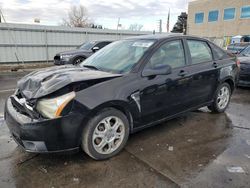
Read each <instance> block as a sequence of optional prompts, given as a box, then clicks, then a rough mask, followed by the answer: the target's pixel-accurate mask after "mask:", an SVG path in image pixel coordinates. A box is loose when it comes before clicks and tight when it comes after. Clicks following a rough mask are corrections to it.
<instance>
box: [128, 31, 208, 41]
mask: <svg viewBox="0 0 250 188" xmlns="http://www.w3.org/2000/svg"><path fill="white" fill-rule="evenodd" d="M178 37H180V38H182V37H188V38H194V39H200V40H206V41H207V39H206V38H201V37H197V36H192V35H183V34H181V33H168V34H155V35H140V36H135V37H129V38H126V40H130V39H140V40H144V39H145V40H147V39H148V40H165V39H169V38H178Z"/></svg>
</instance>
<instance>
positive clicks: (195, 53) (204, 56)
mask: <svg viewBox="0 0 250 188" xmlns="http://www.w3.org/2000/svg"><path fill="white" fill-rule="evenodd" d="M187 43H188V47H189V50H190V54H191V58H192V64H198V63H204V62H209V61H212V60H213V58H212V52H211V49H210V48H209V46H208V44H207V43H206V42H203V41H197V40H187Z"/></svg>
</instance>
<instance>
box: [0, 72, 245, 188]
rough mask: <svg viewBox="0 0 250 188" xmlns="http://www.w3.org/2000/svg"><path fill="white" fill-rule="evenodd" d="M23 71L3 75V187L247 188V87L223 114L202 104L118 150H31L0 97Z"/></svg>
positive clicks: (0, 131)
mask: <svg viewBox="0 0 250 188" xmlns="http://www.w3.org/2000/svg"><path fill="white" fill-rule="evenodd" d="M24 74H26V73H11V74H10V73H5V74H1V78H0V85H1V88H0V169H1V170H0V187H55V188H56V187H250V116H249V114H250V97H249V96H250V89H246V88H238V89H237V91H236V92H235V93H234V95H233V97H232V101H231V103H230V107H229V108H228V109H227V111H226V113H223V114H212V113H210V112H209V111H208V110H207V108H202V109H200V110H198V111H195V112H190V113H187V114H185V115H183V116H182V117H179V118H176V119H174V120H171V121H168V122H165V123H162V124H159V125H157V126H154V127H152V128H148V129H145V130H143V131H141V132H138V133H136V134H133V135H131V136H130V139H129V141H128V144H127V146H126V147H125V149H124V150H123V151H122V152H121V153H120V154H119V155H117V156H116V157H113V158H112V159H109V160H105V161H94V160H92V159H90V158H89V157H88V156H87V155H85V154H84V153H83V152H79V153H76V154H53V155H42V154H30V153H26V152H24V151H22V150H21V149H20V148H19V147H17V145H16V143H15V142H14V141H13V139H12V138H11V137H10V135H9V131H8V128H7V126H6V125H5V123H4V120H3V111H4V101H5V99H6V98H7V96H8V95H10V94H11V93H13V91H14V90H13V89H14V88H15V85H16V81H17V80H18V79H19V78H20V77H22V76H23V75H24Z"/></svg>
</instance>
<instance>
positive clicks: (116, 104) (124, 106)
mask: <svg viewBox="0 0 250 188" xmlns="http://www.w3.org/2000/svg"><path fill="white" fill-rule="evenodd" d="M106 108H114V109H116V110H119V111H121V112H122V113H123V114H124V115H125V116H126V117H127V119H128V121H129V131H130V133H132V132H133V129H134V115H133V113H132V112H131V110H130V109H129V104H128V103H127V102H125V101H118V100H117V101H109V102H105V103H103V104H100V105H98V106H97V107H95V108H94V109H92V110H91V111H90V112H89V113H88V114H86V118H84V119H83V120H82V126H80V127H79V138H80V139H79V145H80V144H81V140H82V131H83V129H84V127H85V125H86V124H87V123H88V121H89V120H90V119H91V117H94V116H95V115H96V114H97V113H99V112H100V111H101V110H103V109H106Z"/></svg>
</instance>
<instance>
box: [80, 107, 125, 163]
mask: <svg viewBox="0 0 250 188" xmlns="http://www.w3.org/2000/svg"><path fill="white" fill-rule="evenodd" d="M128 137H129V122H128V119H127V117H126V116H125V115H124V114H123V113H122V112H120V111H119V110H116V109H114V108H107V109H104V110H102V111H101V112H99V113H98V114H97V115H96V116H95V117H93V118H92V119H91V120H90V121H89V122H88V123H87V125H86V127H85V128H84V130H83V136H82V148H83V150H84V151H85V152H86V153H87V154H88V155H89V156H90V157H92V158H93V159H96V160H104V159H108V158H110V157H113V156H114V155H116V154H117V153H119V152H120V151H121V150H122V148H123V147H124V146H125V144H126V142H127V140H128Z"/></svg>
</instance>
